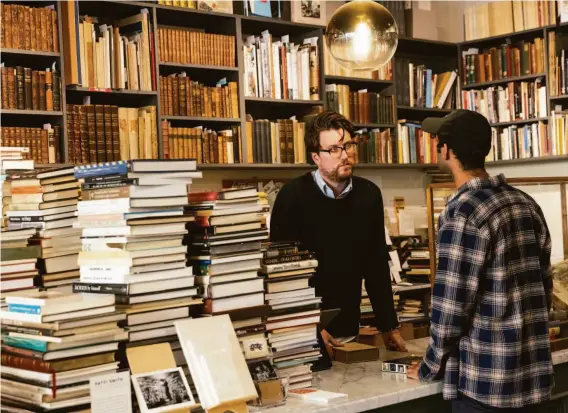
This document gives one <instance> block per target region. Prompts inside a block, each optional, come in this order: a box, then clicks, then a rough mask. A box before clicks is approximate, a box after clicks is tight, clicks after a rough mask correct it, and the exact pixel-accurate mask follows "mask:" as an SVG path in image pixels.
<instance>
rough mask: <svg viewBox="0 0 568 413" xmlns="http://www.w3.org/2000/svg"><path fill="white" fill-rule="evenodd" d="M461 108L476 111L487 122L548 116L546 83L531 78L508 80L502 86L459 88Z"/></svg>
mask: <svg viewBox="0 0 568 413" xmlns="http://www.w3.org/2000/svg"><path fill="white" fill-rule="evenodd" d="M462 105H463V108H464V109H469V110H473V111H475V112H479V113H481V114H482V115H484V116H485V117H487V119H489V122H490V123H501V122H512V121H515V120H528V119H533V118H543V117H547V116H548V112H547V95H546V86H544V85H543V82H542V80H541V79H537V80H535V81H534V82H509V83H507V85H504V86H495V87H489V88H487V89H481V90H464V91H462Z"/></svg>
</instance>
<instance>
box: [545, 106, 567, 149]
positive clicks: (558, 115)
mask: <svg viewBox="0 0 568 413" xmlns="http://www.w3.org/2000/svg"><path fill="white" fill-rule="evenodd" d="M548 127H549V128H550V129H551V134H550V145H549V146H550V148H551V149H550V152H551V153H550V154H551V155H568V111H559V110H553V111H552V112H551V113H550V119H549V126H548Z"/></svg>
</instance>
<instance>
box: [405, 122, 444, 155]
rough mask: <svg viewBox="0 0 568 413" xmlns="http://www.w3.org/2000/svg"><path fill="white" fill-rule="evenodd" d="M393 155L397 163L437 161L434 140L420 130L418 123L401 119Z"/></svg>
mask: <svg viewBox="0 0 568 413" xmlns="http://www.w3.org/2000/svg"><path fill="white" fill-rule="evenodd" d="M397 128H398V129H397V135H396V136H397V139H396V145H394V146H395V148H394V154H395V155H394V156H396V158H395V159H396V161H395V162H394V163H399V164H408V163H410V164H415V163H420V164H435V163H437V162H438V152H437V149H436V142H435V141H434V140H433V139H432V136H431V135H430V134H429V133H428V132H425V131H423V130H422V128H421V127H420V123H415V122H412V121H409V120H405V119H401V120H399V121H398V126H397Z"/></svg>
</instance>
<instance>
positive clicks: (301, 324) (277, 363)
mask: <svg viewBox="0 0 568 413" xmlns="http://www.w3.org/2000/svg"><path fill="white" fill-rule="evenodd" d="M317 266H318V262H317V260H316V259H315V256H314V254H312V253H311V252H309V251H304V250H302V249H300V247H299V245H298V243H297V242H281V243H270V244H268V245H267V247H266V249H265V251H264V259H263V263H262V270H261V273H262V275H263V276H264V277H265V289H266V290H265V291H266V295H265V298H266V303H267V304H268V305H269V306H270V308H271V313H270V315H269V316H268V317H267V318H266V331H267V332H268V342H269V345H270V347H271V349H272V356H273V359H272V361H273V364H274V367H275V369H276V372H277V373H278V376H279V377H288V381H289V384H290V388H291V389H297V388H304V387H310V386H311V385H312V372H311V367H310V366H311V363H313V362H315V361H317V360H318V359H319V357H321V353H320V349H319V347H318V339H317V323H319V321H320V314H321V311H320V308H319V307H320V303H321V298H320V297H316V295H315V289H314V288H312V287H310V286H309V280H310V277H311V276H312V275H313V274H314V272H315V270H316V268H317Z"/></svg>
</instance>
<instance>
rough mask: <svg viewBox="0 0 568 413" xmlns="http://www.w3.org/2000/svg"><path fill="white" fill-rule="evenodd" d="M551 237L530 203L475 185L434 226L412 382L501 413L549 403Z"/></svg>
mask: <svg viewBox="0 0 568 413" xmlns="http://www.w3.org/2000/svg"><path fill="white" fill-rule="evenodd" d="M550 252H551V242H550V234H549V232H548V228H547V226H546V222H545V219H544V216H543V214H542V211H541V209H540V208H539V206H538V205H537V204H536V202H535V201H534V200H533V199H532V198H531V197H530V196H528V195H527V194H525V193H524V192H522V191H520V190H518V189H515V188H513V187H511V186H510V185H508V184H507V182H506V180H505V177H504V176H503V175H499V176H496V177H491V178H487V179H481V178H474V179H472V180H470V181H469V182H467V183H466V184H464V185H463V186H462V187H461V188H459V190H458V191H457V193H456V194H455V195H454V196H453V197H452V198H451V199H450V201H449V202H448V204H447V207H446V209H445V211H444V212H443V213H442V214H441V215H440V218H439V234H438V270H437V272H436V278H435V282H434V288H433V293H432V321H431V327H430V331H431V333H430V334H431V338H430V342H429V345H428V349H427V352H426V355H425V357H424V360H423V361H422V363H421V365H420V368H419V371H418V376H419V378H420V379H421V380H424V381H428V380H432V379H435V378H441V377H442V375H443V377H444V385H443V394H444V399H455V398H457V396H458V391H459V392H460V393H462V394H463V395H465V396H467V397H470V398H473V399H475V400H477V401H479V402H481V403H484V404H486V405H489V406H493V407H497V408H517V407H522V406H525V405H530V404H536V403H539V402H542V401H545V400H547V399H549V398H550V392H551V390H552V387H553V385H554V377H553V368H552V360H551V355H550V343H549V338H548V310H549V309H550V305H551V300H552V278H551V276H550Z"/></svg>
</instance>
